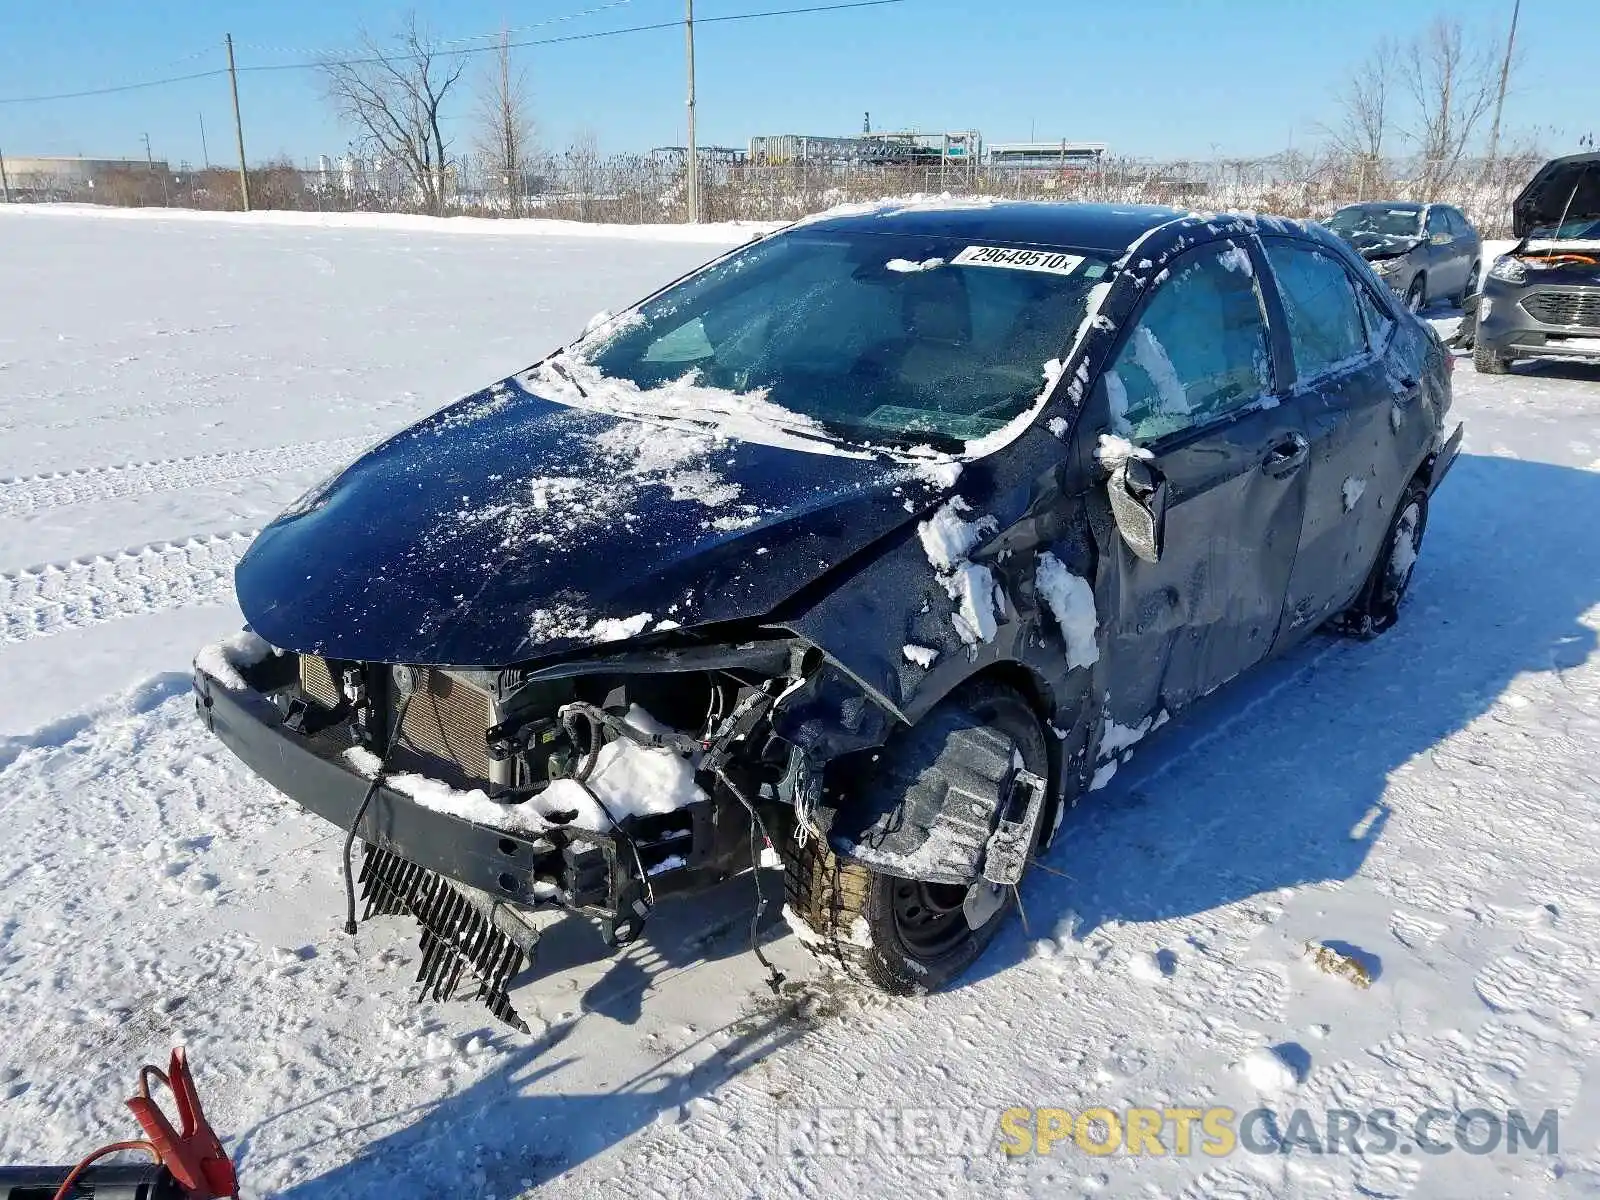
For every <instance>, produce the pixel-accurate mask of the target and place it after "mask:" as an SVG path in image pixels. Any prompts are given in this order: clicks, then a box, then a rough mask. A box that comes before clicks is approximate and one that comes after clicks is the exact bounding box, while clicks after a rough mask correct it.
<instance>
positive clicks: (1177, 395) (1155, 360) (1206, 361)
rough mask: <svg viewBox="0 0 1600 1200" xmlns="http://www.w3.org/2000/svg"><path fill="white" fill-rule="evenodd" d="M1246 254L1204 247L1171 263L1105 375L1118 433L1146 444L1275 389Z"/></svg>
mask: <svg viewBox="0 0 1600 1200" xmlns="http://www.w3.org/2000/svg"><path fill="white" fill-rule="evenodd" d="M1262 314H1263V309H1262V305H1261V297H1260V294H1259V292H1258V290H1257V288H1256V280H1255V271H1254V268H1253V266H1252V264H1251V260H1250V256H1249V254H1248V253H1246V252H1245V250H1243V249H1242V248H1240V247H1237V246H1228V247H1227V248H1226V249H1221V250H1219V249H1217V248H1214V247H1205V248H1202V249H1199V250H1195V251H1192V252H1190V253H1189V254H1187V255H1185V256H1183V257H1182V258H1180V259H1178V260H1177V262H1176V263H1175V264H1174V266H1173V268H1172V271H1171V274H1170V276H1169V278H1167V279H1166V280H1165V282H1163V283H1161V284H1160V285H1158V286H1157V288H1156V290H1155V293H1154V295H1152V296H1151V297H1150V300H1149V302H1148V303H1147V304H1146V305H1145V307H1144V311H1143V313H1142V314H1141V315H1140V317H1139V323H1138V324H1137V325H1135V326H1134V329H1133V332H1132V334H1130V335H1129V338H1128V340H1127V342H1126V343H1125V344H1124V345H1123V347H1122V350H1121V352H1120V353H1119V354H1118V355H1117V360H1116V362H1115V363H1114V364H1113V365H1112V367H1111V369H1110V370H1109V371H1107V372H1106V392H1107V396H1108V397H1109V399H1110V404H1111V419H1112V424H1113V426H1114V428H1115V429H1116V431H1117V432H1118V433H1120V434H1123V435H1124V436H1127V437H1131V438H1133V439H1134V440H1135V441H1139V442H1147V441H1150V440H1152V439H1154V438H1159V437H1162V436H1163V435H1165V434H1169V433H1175V432H1177V431H1178V430H1181V429H1189V428H1193V427H1195V426H1199V425H1205V424H1207V423H1209V422H1211V421H1214V420H1216V419H1217V418H1218V417H1222V416H1226V415H1227V414H1229V413H1231V412H1235V411H1237V410H1239V409H1241V408H1244V407H1245V406H1247V405H1249V404H1250V403H1251V402H1253V401H1254V400H1256V399H1258V398H1259V397H1260V396H1261V395H1262V394H1263V393H1264V392H1268V391H1270V390H1271V388H1272V371H1271V365H1270V364H1271V358H1270V352H1269V348H1268V341H1267V323H1266V319H1265V317H1264V316H1263V315H1262Z"/></svg>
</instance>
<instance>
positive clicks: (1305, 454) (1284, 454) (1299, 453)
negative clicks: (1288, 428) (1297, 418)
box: [1261, 433, 1311, 479]
mask: <svg viewBox="0 0 1600 1200" xmlns="http://www.w3.org/2000/svg"><path fill="white" fill-rule="evenodd" d="M1310 458H1311V443H1310V442H1308V441H1306V439H1305V438H1303V437H1301V436H1300V435H1299V434H1298V433H1291V434H1290V435H1289V436H1288V437H1286V438H1284V439H1283V441H1281V442H1279V443H1278V444H1277V445H1276V446H1274V447H1273V448H1272V449H1271V450H1268V451H1267V456H1266V457H1265V458H1263V459H1262V460H1261V469H1262V470H1263V471H1265V472H1266V473H1267V474H1268V475H1270V476H1272V477H1273V478H1274V479H1283V478H1284V477H1286V476H1289V475H1293V474H1294V473H1295V472H1296V471H1298V470H1299V469H1300V468H1301V467H1303V466H1305V465H1306V462H1307V461H1308V460H1309V459H1310Z"/></svg>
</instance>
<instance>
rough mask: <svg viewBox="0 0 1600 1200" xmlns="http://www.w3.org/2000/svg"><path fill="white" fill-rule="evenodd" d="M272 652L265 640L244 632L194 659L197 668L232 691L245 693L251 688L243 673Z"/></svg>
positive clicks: (221, 642) (207, 647)
mask: <svg viewBox="0 0 1600 1200" xmlns="http://www.w3.org/2000/svg"><path fill="white" fill-rule="evenodd" d="M271 653H272V647H271V646H270V645H268V644H267V641H266V639H265V638H263V637H259V636H258V635H256V634H255V633H252V632H251V631H250V630H248V629H241V630H240V631H239V632H238V633H234V634H230V635H229V636H227V637H225V638H223V639H222V640H221V641H220V642H213V643H211V645H209V646H204V647H202V648H201V650H200V653H198V654H196V655H195V656H194V665H195V666H196V667H198V668H199V669H200V670H202V671H204V672H205V673H206V674H207V675H209V676H211V678H213V679H215V680H216V681H217V682H218V683H220V684H221V685H222V686H223V687H225V688H228V689H229V690H230V691H235V692H242V691H245V690H246V689H247V688H248V687H249V685H248V684H247V683H245V681H244V676H243V675H241V674H240V672H241V671H247V670H249V669H250V668H251V667H253V666H255V665H256V664H257V663H259V662H263V661H265V659H266V657H267V655H269V654H271Z"/></svg>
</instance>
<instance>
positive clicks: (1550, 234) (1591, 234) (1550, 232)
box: [1528, 217, 1600, 242]
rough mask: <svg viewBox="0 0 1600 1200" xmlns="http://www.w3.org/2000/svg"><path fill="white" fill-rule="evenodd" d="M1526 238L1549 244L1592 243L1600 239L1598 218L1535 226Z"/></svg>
mask: <svg viewBox="0 0 1600 1200" xmlns="http://www.w3.org/2000/svg"><path fill="white" fill-rule="evenodd" d="M1528 236H1529V237H1530V238H1538V239H1540V240H1543V241H1551V242H1569V241H1580V242H1587V241H1594V240H1596V239H1600V218H1596V217H1572V218H1569V219H1568V220H1565V221H1563V222H1561V224H1559V225H1535V226H1534V227H1533V228H1532V229H1530V230H1529V231H1528Z"/></svg>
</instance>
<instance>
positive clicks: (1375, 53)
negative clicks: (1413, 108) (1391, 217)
mask: <svg viewBox="0 0 1600 1200" xmlns="http://www.w3.org/2000/svg"><path fill="white" fill-rule="evenodd" d="M1399 65H1400V52H1399V49H1398V47H1396V45H1395V43H1394V42H1393V41H1392V40H1390V39H1389V38H1384V39H1383V40H1381V41H1380V42H1379V43H1378V44H1377V45H1376V46H1374V47H1373V50H1372V53H1371V54H1369V55H1367V57H1366V58H1365V59H1363V60H1362V61H1361V63H1360V64H1359V65H1358V66H1356V68H1355V69H1354V70H1353V71H1351V73H1350V77H1349V78H1348V79H1347V80H1345V82H1344V83H1343V84H1342V85H1341V86H1340V87H1339V89H1338V90H1337V91H1336V92H1335V93H1334V99H1335V103H1336V104H1337V105H1338V116H1337V118H1336V119H1335V121H1334V123H1333V124H1332V125H1324V126H1322V127H1321V128H1322V130H1323V132H1324V133H1326V134H1327V135H1328V140H1329V142H1330V143H1331V144H1332V146H1333V148H1334V150H1336V151H1337V152H1338V153H1339V154H1341V155H1342V156H1344V157H1345V158H1347V159H1349V160H1350V162H1351V164H1352V165H1353V166H1354V167H1355V169H1356V174H1357V178H1358V181H1359V182H1358V183H1357V188H1356V190H1357V199H1363V198H1364V195H1363V193H1365V191H1366V188H1367V186H1368V185H1369V184H1370V185H1372V186H1375V187H1381V186H1382V184H1381V180H1382V178H1383V151H1384V145H1385V143H1386V142H1387V141H1388V140H1389V135H1390V133H1391V132H1392V130H1393V126H1394V108H1395V95H1394V92H1395V83H1396V77H1397V75H1398V71H1399Z"/></svg>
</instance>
